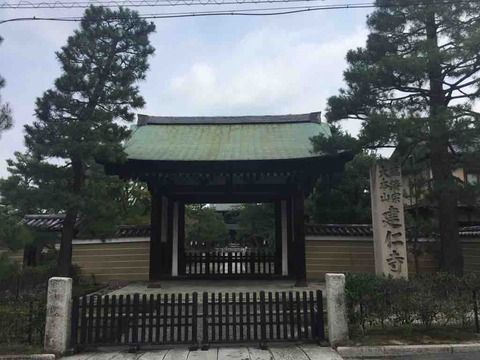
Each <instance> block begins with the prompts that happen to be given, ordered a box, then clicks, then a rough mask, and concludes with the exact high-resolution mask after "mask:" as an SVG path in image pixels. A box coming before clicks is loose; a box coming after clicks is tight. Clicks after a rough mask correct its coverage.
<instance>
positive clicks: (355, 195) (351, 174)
mask: <svg viewBox="0 0 480 360" xmlns="http://www.w3.org/2000/svg"><path fill="white" fill-rule="evenodd" d="M331 133H332V136H331V137H328V138H326V137H324V136H323V135H319V136H316V137H314V138H312V141H313V147H314V151H315V152H324V153H329V154H336V153H338V152H339V151H350V152H352V153H353V154H355V157H354V158H353V160H352V161H350V162H348V163H347V164H346V165H345V170H344V172H343V173H332V174H325V175H323V176H322V177H321V178H320V179H319V180H318V181H317V184H316V185H315V187H314V189H313V192H312V194H311V195H310V197H309V198H308V199H307V202H306V212H307V214H308V215H309V216H310V221H313V222H317V223H321V224H327V223H329V224H366V223H367V224H369V223H371V222H372V210H371V199H370V165H371V164H372V162H373V161H374V160H375V158H376V156H375V155H373V154H369V153H367V152H366V151H363V150H362V149H361V146H360V143H359V141H358V139H356V138H354V137H353V136H351V135H350V134H348V133H347V132H345V131H343V130H341V128H340V127H339V126H336V125H332V126H331Z"/></svg>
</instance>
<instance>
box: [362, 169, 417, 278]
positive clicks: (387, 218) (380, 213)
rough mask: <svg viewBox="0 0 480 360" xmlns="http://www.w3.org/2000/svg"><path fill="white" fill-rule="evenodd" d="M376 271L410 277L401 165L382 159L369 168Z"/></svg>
mask: <svg viewBox="0 0 480 360" xmlns="http://www.w3.org/2000/svg"><path fill="white" fill-rule="evenodd" d="M370 192H371V198H372V222H373V241H374V253H375V272H376V273H377V275H385V276H391V277H393V278H404V279H407V278H408V264H407V243H406V237H405V217H404V213H403V187H402V175H401V168H400V164H398V163H396V162H394V161H391V160H379V161H377V162H376V163H375V164H374V165H373V166H372V167H371V168H370Z"/></svg>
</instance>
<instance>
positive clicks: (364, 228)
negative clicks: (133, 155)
mask: <svg viewBox="0 0 480 360" xmlns="http://www.w3.org/2000/svg"><path fill="white" fill-rule="evenodd" d="M64 217H65V215H63V214H50V215H26V216H25V217H24V219H23V223H24V224H25V225H27V226H30V227H32V228H35V229H37V230H44V231H60V230H61V229H62V224H63V219H64ZM78 224H79V222H77V225H78ZM305 234H306V235H310V236H333V237H335V236H339V237H340V236H342V237H345V236H347V237H348V236H351V237H366V236H367V237H368V236H373V230H372V225H369V224H305ZM149 236H150V225H120V226H119V227H118V229H117V231H116V233H115V234H114V235H113V237H115V238H129V237H149ZM460 236H462V237H477V236H479V237H480V226H469V227H463V228H461V229H460Z"/></svg>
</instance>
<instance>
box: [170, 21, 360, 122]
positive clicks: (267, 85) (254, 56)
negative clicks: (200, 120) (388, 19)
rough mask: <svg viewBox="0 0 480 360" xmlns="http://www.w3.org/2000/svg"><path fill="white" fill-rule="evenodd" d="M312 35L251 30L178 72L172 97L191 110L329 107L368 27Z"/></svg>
mask: <svg viewBox="0 0 480 360" xmlns="http://www.w3.org/2000/svg"><path fill="white" fill-rule="evenodd" d="M317 35H318V34H317ZM306 37H307V36H305V34H303V33H302V32H301V31H297V32H292V31H290V32H289V31H285V30H282V29H279V28H276V27H263V28H261V29H259V30H255V31H252V32H249V33H247V34H246V35H245V36H243V38H242V39H241V40H240V41H239V42H237V43H236V44H233V46H232V48H231V51H229V52H228V53H225V54H223V55H222V56H215V57H213V56H212V57H210V58H209V59H207V60H205V59H203V60H202V61H198V62H193V63H191V64H190V65H189V68H188V69H187V71H186V72H184V73H183V74H179V75H176V76H173V77H172V78H171V79H170V81H169V83H168V86H167V89H166V93H167V96H168V97H169V98H172V99H181V101H182V103H183V104H184V105H183V106H182V108H183V109H188V111H189V112H191V113H208V112H210V113H216V114H220V113H222V114H225V115H227V114H231V113H246V112H248V111H261V110H262V109H269V112H271V113H285V112H303V111H305V112H309V111H314V110H323V108H324V107H325V100H326V98H327V97H328V96H331V95H333V94H335V93H336V91H337V89H338V88H339V87H340V86H341V83H342V71H343V70H344V68H345V66H346V63H345V60H344V58H345V54H346V52H347V51H348V50H349V49H351V48H354V47H357V46H360V45H362V44H363V43H364V41H365V38H366V31H365V30H363V29H358V30H357V31H355V32H354V33H353V34H352V36H349V37H345V36H342V37H339V38H334V37H333V38H329V39H322V38H319V39H318V40H315V39H314V40H311V39H310V40H308V39H305V38H306ZM310 37H311V36H310ZM307 38H308V37H307Z"/></svg>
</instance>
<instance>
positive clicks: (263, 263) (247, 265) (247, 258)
mask: <svg viewBox="0 0 480 360" xmlns="http://www.w3.org/2000/svg"><path fill="white" fill-rule="evenodd" d="M276 263H278V262H276V261H275V256H273V255H271V254H269V253H267V252H261V253H259V252H242V251H237V252H231V251H228V252H223V251H218V252H187V253H185V275H189V276H193V277H194V276H202V275H208V276H210V275H220V276H225V277H235V276H238V275H273V274H276V273H277V271H278V270H279V269H278V268H277V267H278V265H277V264H276Z"/></svg>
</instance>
